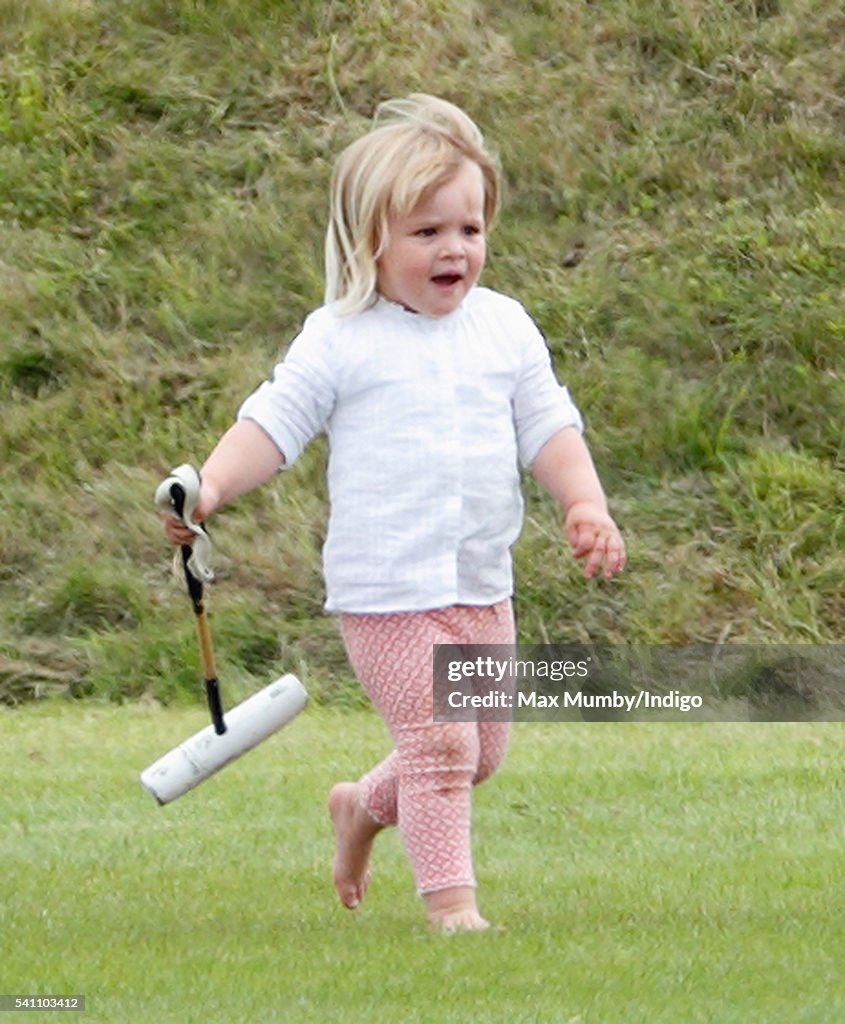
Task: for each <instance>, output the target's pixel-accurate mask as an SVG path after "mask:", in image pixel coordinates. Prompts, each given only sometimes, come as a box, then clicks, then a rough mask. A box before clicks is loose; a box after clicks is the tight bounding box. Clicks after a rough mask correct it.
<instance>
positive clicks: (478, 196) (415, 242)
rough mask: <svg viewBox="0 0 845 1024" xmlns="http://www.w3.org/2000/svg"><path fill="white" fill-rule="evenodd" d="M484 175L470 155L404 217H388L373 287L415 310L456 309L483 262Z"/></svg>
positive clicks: (430, 312) (441, 313)
mask: <svg viewBox="0 0 845 1024" xmlns="http://www.w3.org/2000/svg"><path fill="white" fill-rule="evenodd" d="M486 252H487V243H486V239H485V236H484V178H483V176H482V173H481V168H480V167H479V166H478V164H476V163H473V162H472V161H471V160H465V161H464V162H463V163H462V164H461V168H460V170H459V171H458V172H457V174H456V175H455V176H454V177H453V178H450V179H449V181H447V182H445V183H444V184H443V185H440V186H439V188H436V189H434V191H433V192H431V193H430V194H429V195H427V196H425V197H424V198H423V199H422V200H421V201H420V202H418V203H417V205H416V206H415V207H414V208H413V209H412V210H411V212H410V213H409V214H408V215H407V216H405V217H392V218H391V219H390V220H389V221H388V244H387V246H386V248H385V250H384V252H383V253H382V255H381V256H380V258H379V260H378V264H377V268H378V280H377V283H378V290H379V292H380V293H381V294H382V295H383V296H384V297H385V298H386V299H390V301H391V302H398V303H400V304H401V305H403V306H405V308H406V309H410V310H412V311H413V312H415V313H425V314H426V315H427V316H444V315H445V314H446V313H451V312H452V311H453V310H455V309H457V308H458V306H459V305H460V304H461V302H462V301H463V299H464V297H465V296H466V294H467V293H468V292H469V291H470V289H471V288H472V287H473V285H474V284H475V283H476V281H477V280H478V277H479V275H480V274H481V269H482V267H483V266H484V257H485V255H486Z"/></svg>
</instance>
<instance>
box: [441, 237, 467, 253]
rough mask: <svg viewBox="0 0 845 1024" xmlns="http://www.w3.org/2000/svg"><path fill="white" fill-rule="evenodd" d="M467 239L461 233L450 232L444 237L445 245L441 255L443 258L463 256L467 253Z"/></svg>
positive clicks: (442, 247)
mask: <svg viewBox="0 0 845 1024" xmlns="http://www.w3.org/2000/svg"><path fill="white" fill-rule="evenodd" d="M464 243H465V239H464V236H463V234H462V233H461V232H459V231H450V232H449V233H448V234H447V235H444V236H443V245H442V246H441V249H440V251H441V255H443V256H452V257H454V256H463V254H464V252H465V251H466V248H465V244H464Z"/></svg>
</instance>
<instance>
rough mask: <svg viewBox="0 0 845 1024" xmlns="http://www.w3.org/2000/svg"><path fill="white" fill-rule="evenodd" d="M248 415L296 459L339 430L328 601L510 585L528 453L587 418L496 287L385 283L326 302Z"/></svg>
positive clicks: (397, 606) (478, 592)
mask: <svg viewBox="0 0 845 1024" xmlns="http://www.w3.org/2000/svg"><path fill="white" fill-rule="evenodd" d="M238 419H250V420H253V421H255V422H256V423H257V424H258V425H259V426H260V427H261V428H262V429H263V430H264V431H265V432H266V433H267V434H268V435H269V436H270V437H271V438H272V440H273V441H274V442H275V444H276V445H277V446H278V448H279V450H280V451H281V453H282V454H283V456H284V460H285V467H286V468H288V467H290V466H292V465H294V463H295V462H296V461H297V459H298V458H299V456H300V455H301V453H302V451H303V449H304V448H305V446H306V444H307V443H308V441H309V440H310V439H311V438H312V437H314V436H315V435H316V434H318V433H319V432H321V431H326V432H327V433H328V438H329V462H328V487H329V501H330V512H329V524H328V532H327V536H326V542H325V545H324V548H323V569H324V574H325V582H326V604H325V607H326V610H327V611H330V612H397V611H420V610H425V609H431V608H441V607H445V606H447V605H452V604H471V605H489V604H494V603H495V602H497V601H500V600H503V599H504V598H506V597H509V596H510V595H511V593H512V590H513V574H512V566H511V555H510V548H511V546H512V545H513V543H514V541H515V540H516V539H517V537H518V535H519V532H520V529H521V527H522V518H523V501H522V494H521V491H520V483H519V464H520V463H522V465H523V466H530V465H531V463H532V462H533V460H534V458H535V457H536V455H537V453H538V452H539V451H540V449H541V448H542V446H543V445H544V444H545V442H546V441H548V440H549V438H550V437H552V435H553V434H555V433H557V431H559V430H561V429H562V428H564V427H570V426H572V427H576V428H577V429H579V430H581V429H582V421H581V416H580V414H579V412H578V409H577V408H576V407H575V405H574V404H573V403H572V401H571V399H570V397H569V393H568V391H567V390H566V388H564V387H562V386H561V385H560V384H559V383H558V381H557V379H556V378H555V375H554V370H553V368H552V364H551V358H550V355H549V351H548V348H547V347H546V343H545V340H544V339H543V336H542V335H541V333H540V331H539V330H538V328H537V326H536V325H535V324H534V322H533V320H532V319H531V318H530V316H529V315H528V314H527V313H526V311H525V310H524V308H523V307H522V306H521V305H520V304H519V303H518V302H516V301H515V300H513V299H510V298H508V297H507V296H505V295H501V294H499V293H497V292H494V291H491V290H489V289H487V288H474V289H473V290H472V291H471V292H470V293H469V295H467V297H466V298H465V299H464V301H463V302H462V303H461V305H460V306H459V307H458V309H456V310H455V311H454V312H452V313H449V314H447V315H445V316H441V317H429V316H425V315H422V314H417V313H412V312H410V311H408V310H406V309H404V308H403V307H401V306H399V305H397V304H395V303H392V302H389V301H387V300H386V299H383V298H380V299H378V301H377V302H376V303H375V305H374V306H372V307H371V308H370V309H368V310H366V311H364V312H363V313H359V314H356V315H354V316H350V317H337V316H335V315H334V314H333V313H332V312H331V308H330V307H328V306H323V307H321V308H319V309H317V310H315V311H314V312H313V313H312V314H311V315H310V316H308V317H307V319H306V320H305V323H304V324H303V328H302V331H301V333H300V334H299V335H298V336H297V337H296V338H295V340H294V341H293V343H292V344H291V346H290V348H289V350H288V352H287V355H286V356H285V358H284V359H283V360H282V362H280V363H279V364H278V365H277V366H276V368H275V370H274V372H273V377H272V379H271V380H269V381H266V382H265V383H263V384H262V385H261V386H260V387H259V388H258V389H257V390H256V391H255V392H254V393H253V394H252V395H251V396H250V397H249V398H247V399H246V401H245V402H244V403H243V405H242V406H241V408H240V410H239V412H238Z"/></svg>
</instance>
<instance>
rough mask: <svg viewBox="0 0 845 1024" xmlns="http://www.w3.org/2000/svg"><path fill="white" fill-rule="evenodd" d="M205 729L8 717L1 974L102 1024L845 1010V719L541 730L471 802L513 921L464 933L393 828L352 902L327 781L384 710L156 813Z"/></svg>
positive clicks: (807, 1019)
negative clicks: (428, 912) (425, 890)
mask: <svg viewBox="0 0 845 1024" xmlns="http://www.w3.org/2000/svg"><path fill="white" fill-rule="evenodd" d="M203 720H204V715H203V714H202V713H200V712H198V711H195V710H184V711H178V712H177V711H170V712H162V711H160V710H158V709H157V708H156V707H155V706H154V705H151V704H147V705H140V704H136V705H134V706H132V707H127V708H123V709H117V708H114V707H111V708H109V707H106V706H100V705H95V704H91V703H87V704H83V705H76V706H67V705H66V704H65V703H54V702H51V703H47V704H45V705H43V706H41V707H35V708H27V709H23V710H20V711H6V712H3V713H2V715H0V727H2V732H3V736H4V742H3V746H2V753H0V794H2V796H0V815H1V816H2V820H3V830H2V837H0V854H2V861H3V873H2V881H1V882H0V923H2V930H3V934H4V935H6V936H7V938H8V941H7V942H6V943H5V944H4V955H3V962H2V965H0V988H2V990H3V991H4V992H8V993H23V992H41V993H59V992H65V993H84V994H85V995H86V996H87V999H88V1011H87V1013H86V1015H85V1018H84V1019H85V1020H87V1021H90V1022H91V1024H107V1022H115V1024H126V1022H132V1021H142V1020H155V1021H158V1022H161V1024H168V1022H171V1021H172V1022H174V1024H175V1022H177V1021H178V1022H180V1024H192V1022H205V1021H211V1022H223V1021H231V1022H241V1021H242V1022H244V1024H246V1022H250V1024H259V1022H265V1021H266V1022H270V1021H297V1022H299V1021H301V1022H308V1021H314V1022H320V1024H324V1022H325V1024H331V1022H334V1021H337V1022H340V1021H343V1022H350V1024H352V1022H358V1021H360V1022H362V1024H364V1022H368V1024H369V1022H382V1021H383V1022H385V1024H386V1022H389V1021H396V1020H402V1021H408V1022H431V1024H451V1022H455V1024H457V1022H464V1021H474V1022H476V1021H477V1022H496V1024H499V1022H501V1024H504V1022H510V1021H514V1022H517V1024H523V1022H525V1024H528V1022H531V1024H546V1022H548V1024H562V1022H575V1021H577V1022H579V1024H640V1022H642V1024H715V1022H718V1024H796V1022H803V1024H837V1022H839V1021H841V1020H842V1018H843V1014H845V1001H843V997H842V992H841V985H840V984H839V978H840V970H841V964H842V959H843V956H845V937H843V931H842V927H841V905H842V895H843V889H842V885H843V883H842V872H841V848H842V838H843V834H842V820H843V813H845V803H843V788H842V782H841V763H840V761H841V758H840V751H841V729H840V728H839V727H838V726H835V725H827V726H818V725H815V726H789V725H755V726H748V725H745V726H743V725H726V724H721V725H701V726H683V725H664V726H659V725H629V726H605V725H588V724H568V725H562V724H559V725H552V724H548V725H523V726H518V727H517V728H516V731H515V736H514V739H513V742H512V746H511V750H510V752H509V755H508V758H507V759H506V762H505V764H504V766H503V768H502V770H501V772H500V773H499V774H498V775H497V777H496V778H495V780H493V781H491V782H490V783H489V784H487V785H486V786H484V787H482V788H481V789H479V790H478V791H477V793H476V800H475V817H474V834H475V858H476V865H477V870H478V874H479V883H480V900H481V905H482V908H483V910H484V911H485V912H486V914H487V915H488V916H489V917H490V918H491V919H492V920H494V921H496V922H499V923H500V924H502V925H503V926H505V928H506V930H505V931H503V932H498V933H486V934H482V935H462V936H451V937H444V936H438V935H434V934H431V933H429V931H428V930H427V929H426V927H425V926H424V924H423V916H422V907H421V903H420V901H419V899H418V898H417V897H416V895H415V894H414V891H413V883H412V880H411V876H410V871H409V868H408V865H407V862H406V860H405V857H404V854H403V851H402V848H401V844H400V842H399V840H398V836H397V835H396V833H395V832H390V833H385V834H384V835H382V836H380V837H379V839H378V841H377V847H376V852H375V861H374V882H373V885H372V888H371V891H370V893H369V894H368V897H367V900H366V903H365V905H364V906H363V907H362V908H361V910H360V911H359V912H356V913H355V914H351V913H349V912H348V911H345V910H343V909H342V908H341V907H340V906H339V905H338V904H336V902H335V897H334V890H333V887H332V885H331V880H330V860H331V853H332V837H331V829H330V827H329V824H328V819H327V816H326V814H325V811H324V797H325V793H326V791H327V789H328V787H329V786H330V785H331V784H332V782H333V781H335V780H337V779H338V778H342V777H349V776H353V777H354V776H355V775H356V774H357V773H359V772H360V771H361V770H363V769H364V768H365V767H367V766H368V764H369V763H370V762H372V761H373V760H374V759H376V758H378V757H380V756H381V755H382V753H383V752H384V750H385V743H386V741H385V736H384V732H383V729H382V727H381V725H380V723H379V722H378V719H377V718H376V717H375V716H374V715H371V714H368V713H361V712H347V713H344V712H338V711H330V710H326V709H322V710H318V709H314V708H313V707H312V708H311V709H309V710H308V711H306V713H305V714H304V715H302V716H300V717H299V718H298V719H297V720H296V722H295V723H293V724H292V725H291V726H290V727H289V728H288V729H286V730H285V731H283V732H282V733H280V734H279V735H278V736H277V737H275V738H274V739H273V740H271V741H269V742H268V743H266V744H264V745H263V746H262V747H260V748H259V749H257V750H255V751H253V752H252V753H250V754H249V755H248V756H247V757H246V758H244V759H243V760H241V761H240V762H238V763H237V764H235V765H231V766H229V767H228V768H227V769H226V770H225V771H224V772H222V773H221V774H219V775H218V776H216V777H215V778H213V779H210V780H208V781H207V782H206V783H204V784H203V785H202V786H201V787H200V788H198V789H196V790H194V791H193V792H192V793H190V794H188V795H186V796H185V797H183V798H182V799H181V800H179V801H176V802H175V803H173V804H170V805H168V806H167V807H165V808H159V807H157V806H156V805H155V803H154V802H153V800H152V799H151V798H150V797H149V795H148V794H146V793H145V792H143V791H142V789H141V788H140V786H139V785H138V781H137V774H138V772H139V771H140V769H142V768H143V767H144V766H145V765H146V764H147V763H149V762H150V761H151V760H152V759H153V758H154V757H156V756H158V755H159V754H160V753H162V752H163V751H164V750H165V749H167V748H168V747H169V746H171V745H173V744H174V743H176V742H178V741H179V740H181V739H183V738H184V737H185V736H187V735H189V734H190V733H191V732H192V731H193V730H194V729H196V728H198V727H200V725H201V724H203ZM8 1019H9V1022H10V1024H12V1022H13V1021H16V1020H20V1021H24V1020H28V1019H33V1018H32V1017H25V1016H24V1015H22V1014H21V1015H18V1014H11V1015H10V1016H9V1018H8ZM34 1019H40V1017H37V1018H34Z"/></svg>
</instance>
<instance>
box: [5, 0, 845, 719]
mask: <svg viewBox="0 0 845 1024" xmlns="http://www.w3.org/2000/svg"><path fill="white" fill-rule="evenodd" d="M843 68H845V14H843V11H842V6H841V4H840V3H837V2H832V0H831V2H813V0H798V2H794V3H790V2H786V0H780V2H779V0H732V2H729V0H715V2H706V3H705V2H703V0H702V2H699V0H675V2H670V0H614V2H609V3H602V4H586V3H578V2H575V0H545V2H541V0H535V2H532V3H508V2H498V3H496V2H494V3H487V4H482V3H472V2H466V3H458V4H446V3H441V2H440V0H406V2H399V3H381V2H371V0H367V2H363V0H362V2H349V3H343V4H340V3H323V2H319V3H318V2H310V0H298V2H296V3H293V2H286V0H221V2H202V0H166V2H165V0H144V2H143V3H142V2H139V0H98V2H97V3H94V2H91V0H0V403H1V404H0V407H1V408H2V417H0V467H2V488H0V693H1V694H2V695H4V696H6V697H7V698H14V697H16V696H17V697H26V696H31V695H32V694H33V693H46V692H51V691H53V690H59V691H64V692H73V693H86V692H97V693H107V694H109V695H111V696H114V697H118V696H123V695H129V696H138V695H142V694H148V695H152V696H155V697H156V698H159V699H162V700H169V699H173V698H175V697H177V696H178V695H179V693H181V692H194V691H195V690H196V685H195V676H196V668H195V661H196V659H195V655H194V653H193V650H194V642H193V635H192V630H193V625H192V622H191V616H190V611H189V608H188V607H187V603H186V602H185V600H184V599H183V597H182V595H181V593H180V592H179V590H178V589H177V588H175V587H174V586H173V584H172V582H171V580H170V576H169V567H168V562H169V552H168V550H167V548H166V545H165V544H164V542H163V540H162V538H161V535H160V530H159V526H158V522H157V519H156V516H155V514H154V512H153V510H152V507H151V495H152V492H153V490H154V488H155V485H156V483H157V482H158V480H159V479H160V477H161V476H162V475H163V474H164V473H166V471H167V470H168V469H169V468H170V467H171V466H172V465H175V464H177V463H180V462H183V461H188V460H190V461H194V462H196V463H200V462H201V461H202V460H203V458H204V457H205V455H206V453H207V451H208V450H209V448H210V446H211V445H212V444H213V442H214V440H215V438H216V437H217V436H218V435H219V433H220V432H221V431H222V430H223V429H225V427H226V426H227V425H228V423H229V422H230V421H231V418H232V416H233V414H234V412H235V410H236V408H237V406H238V404H239V402H240V400H241V399H242V398H243V397H244V395H245V394H246V393H247V392H248V391H249V390H251V388H252V387H253V386H254V385H255V384H256V383H257V382H258V381H259V380H261V379H262V378H263V377H264V376H266V374H267V373H268V372H269V369H270V367H271V366H272V363H273V362H274V360H275V358H276V356H277V354H278V353H279V352H280V350H282V349H283V348H284V347H285V345H286V344H287V343H288V341H289V340H290V338H291V337H292V336H293V334H294V333H295V331H296V330H297V327H298V325H299V324H300V322H301V320H302V318H303V316H304V315H305V313H306V312H307V311H308V310H309V309H311V308H312V307H314V306H315V305H317V304H318V303H319V302H320V300H321V294H322V269H321V268H322V234H323V230H324V212H325V207H326V190H327V182H328V178H329V174H330V169H331V165H332V161H333V159H334V157H335V156H336V154H337V153H338V152H339V150H340V149H341V147H342V146H343V145H344V144H345V143H346V142H347V141H348V140H350V139H351V138H353V137H354V136H356V135H357V134H358V133H360V132H361V130H362V129H364V128H365V127H366V125H367V122H368V118H369V117H370V115H371V113H372V110H373V107H374V106H375V104H376V103H377V102H378V101H380V100H382V99H384V98H386V97H388V96H391V95H397V94H403V93H406V92H409V91H413V90H425V91H429V92H434V93H438V94H441V95H444V96H446V97H447V98H450V99H452V100H454V101H456V102H458V103H460V104H461V105H463V106H464V107H465V108H466V109H467V110H468V111H469V112H470V113H471V114H472V115H473V116H474V117H475V118H476V119H477V120H478V122H479V123H480V125H481V126H482V128H483V129H484V130H485V131H486V133H487V134H488V136H489V137H490V138H491V140H492V141H493V142H494V144H495V146H496V147H497V148H498V150H499V152H500V155H501V160H502V164H503V168H504V172H505V178H506V182H507V190H506V207H505V210H504V212H503V215H502V217H501V220H500V223H499V224H498V226H497V227H496V230H495V232H494V234H493V236H492V239H491V253H490V259H489V263H488V269H487V270H486V271H485V283H487V284H489V285H490V286H492V287H496V288H500V289H502V290H505V291H507V292H510V293H512V294H514V295H516V296H517V297H519V298H520V299H521V300H522V301H523V302H524V303H525V304H526V305H527V306H528V307H529V309H530V310H531V311H532V312H533V313H534V315H535V316H536V318H537V320H538V322H539V323H540V325H541V327H542V328H543V330H544V331H545V333H546V335H547V337H548V338H549V341H550V344H551V346H552V348H553V350H554V353H555V358H556V361H557V365H558V369H559V372H560V374H561V376H562V377H563V378H564V379H565V380H566V381H567V382H568V383H569V385H570V387H571V388H572V390H573V392H574V394H575V396H576V398H577V400H578V401H579V403H580V405H581V406H582V408H583V410H584V412H585V415H586V418H587V420H588V424H589V439H590V443H591V445H592V447H593V451H594V453H595V456H596V459H597V462H598V464H599V466H600V470H601V473H602V476H603V479H604V480H605V483H606V485H607V489H608V491H609V493H610V496H611V501H612V505H613V508H614V511H615V513H616V514H617V516H618V518H619V520H620V522H621V523H622V525H623V526H624V528H625V532H626V535H627V538H628V542H629V546H630V564H629V569H628V570H627V572H626V574H625V576H624V578H623V579H622V580H620V582H618V583H616V584H614V585H612V586H608V585H605V584H601V583H597V584H596V583H594V584H591V585H586V584H584V582H583V581H582V580H581V579H580V576H579V573H578V569H577V567H576V566H575V565H574V564H573V562H572V559H571V557H570V556H569V554H568V552H567V551H566V548H565V544H564V543H563V540H562V536H561V533H560V522H559V517H558V515H557V513H556V512H555V510H554V509H553V508H552V506H551V503H550V501H549V500H547V499H545V498H544V496H543V495H541V494H540V493H539V492H538V490H537V488H536V487H535V486H534V485H533V483H532V482H531V481H527V493H528V519H527V524H526V530H525V533H524V535H523V538H522V539H521V541H520V543H519V546H518V549H517V553H516V558H517V572H518V609H519V615H520V626H521V632H522V635H523V638H524V639H525V640H526V641H528V642H540V641H545V640H582V641H583V640H591V639H600V640H605V639H610V640H619V641H641V642H643V641H654V642H683V641H692V640H704V641H710V640H715V639H717V638H722V639H726V640H728V641H741V640H754V641H767V642H769V641H771V642H776V641H791V642H793V641H794V642H807V641H825V640H827V641H830V640H837V639H839V638H840V637H841V636H842V633H843V625H845V598H843V596H842V579H843V578H845V547H844V546H843V540H844V539H845V524H843V509H845V477H843V474H842V469H843V461H844V460H843V442H842V423H843V421H845V383H843V368H844V363H843V357H842V355H841V348H842V343H843V336H845V312H843V308H844V307H845V301H844V300H845V292H843V283H845V273H843V271H845V241H843V239H845V212H843V211H845V184H843V176H842V168H843V166H845V74H843V70H842V69H843ZM323 458H324V448H323V446H322V444H321V443H319V442H318V443H317V444H315V445H314V446H313V447H312V449H311V450H310V452H309V454H308V456H307V457H306V459H305V460H304V462H303V464H302V465H301V466H300V467H299V468H298V469H296V470H295V471H294V472H293V473H291V474H290V475H288V476H286V477H285V478H284V479H283V480H280V481H279V482H278V483H277V484H274V485H271V486H268V487H267V488H265V489H263V490H262V491H261V492H259V493H256V494H253V495H250V496H249V497H247V498H245V499H243V500H242V501H241V502H239V503H238V504H237V506H235V507H232V508H231V509H230V510H227V511H225V512H223V513H221V514H220V515H219V516H218V517H217V520H216V524H215V526H214V535H215V539H216V542H217V545H218V550H219V559H220V566H219V567H220V573H219V576H220V578H219V582H218V584H217V585H216V587H215V590H214V594H213V615H214V620H213V628H214V631H215V634H216V637H217V643H218V647H219V648H220V661H221V663H222V667H221V673H222V674H224V676H225V678H226V680H227V683H228V685H229V687H230V688H231V687H234V688H235V689H237V688H238V687H242V688H246V687H251V686H253V685H254V684H255V680H256V679H267V678H270V677H272V675H275V674H278V671H279V670H280V667H281V666H283V667H285V668H290V669H294V670H299V671H301V672H303V674H304V675H306V676H307V677H308V678H309V680H311V686H312V689H314V690H315V692H316V693H317V694H318V695H322V696H323V697H325V698H327V699H329V698H331V699H336V700H345V699H349V700H351V699H354V698H353V697H352V696H350V694H351V693H353V692H354V691H353V690H351V689H350V688H349V686H348V674H347V670H346V668H345V662H344V658H343V653H342V649H341V647H340V644H339V642H338V640H337V638H336V634H335V627H334V624H333V622H332V621H331V620H330V619H328V618H327V617H325V616H323V615H322V614H321V603H322V587H321V579H320V564H319V549H320V543H321V538H322V534H323V529H324V520H325V490H324V486H323V482H322V466H323Z"/></svg>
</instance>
